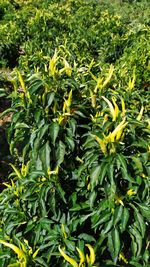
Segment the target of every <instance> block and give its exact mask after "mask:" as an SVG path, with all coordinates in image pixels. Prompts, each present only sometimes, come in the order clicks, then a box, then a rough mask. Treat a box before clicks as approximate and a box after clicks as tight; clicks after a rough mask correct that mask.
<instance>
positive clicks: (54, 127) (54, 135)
mask: <svg viewBox="0 0 150 267" xmlns="http://www.w3.org/2000/svg"><path fill="white" fill-rule="evenodd" d="M49 129H50V136H51V138H52V144H53V145H55V141H56V138H57V136H58V133H59V124H58V123H57V122H52V123H51V125H50V127H49Z"/></svg>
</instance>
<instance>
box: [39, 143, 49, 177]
mask: <svg viewBox="0 0 150 267" xmlns="http://www.w3.org/2000/svg"><path fill="white" fill-rule="evenodd" d="M50 153H51V148H50V146H49V141H47V142H46V144H45V145H44V146H43V147H42V148H41V149H40V151H39V154H40V160H41V161H42V166H43V169H44V170H45V173H46V174H47V171H48V169H49V168H50Z"/></svg>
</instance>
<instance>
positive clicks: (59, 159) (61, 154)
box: [56, 141, 66, 166]
mask: <svg viewBox="0 0 150 267" xmlns="http://www.w3.org/2000/svg"><path fill="white" fill-rule="evenodd" d="M65 149H66V146H65V144H64V143H63V142H62V141H59V143H58V148H57V151H56V159H57V166H60V164H61V163H62V162H63V161H64V156H65V153H66V150H65Z"/></svg>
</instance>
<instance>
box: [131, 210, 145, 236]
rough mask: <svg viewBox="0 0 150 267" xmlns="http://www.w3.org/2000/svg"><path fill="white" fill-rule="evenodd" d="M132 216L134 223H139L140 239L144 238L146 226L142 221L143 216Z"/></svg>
mask: <svg viewBox="0 0 150 267" xmlns="http://www.w3.org/2000/svg"><path fill="white" fill-rule="evenodd" d="M134 216H135V219H136V221H137V222H138V223H139V230H140V232H141V235H142V238H144V235H145V230H146V226H145V222H144V220H143V216H142V215H141V214H140V213H139V212H134Z"/></svg>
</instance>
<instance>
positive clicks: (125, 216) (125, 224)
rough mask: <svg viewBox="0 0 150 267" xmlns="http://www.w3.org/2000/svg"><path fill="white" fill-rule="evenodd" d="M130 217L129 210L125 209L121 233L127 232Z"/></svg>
mask: <svg viewBox="0 0 150 267" xmlns="http://www.w3.org/2000/svg"><path fill="white" fill-rule="evenodd" d="M129 217H130V213H129V211H128V209H127V208H124V209H123V212H122V216H121V232H124V231H125V230H126V226H127V223H128V220H129Z"/></svg>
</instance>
